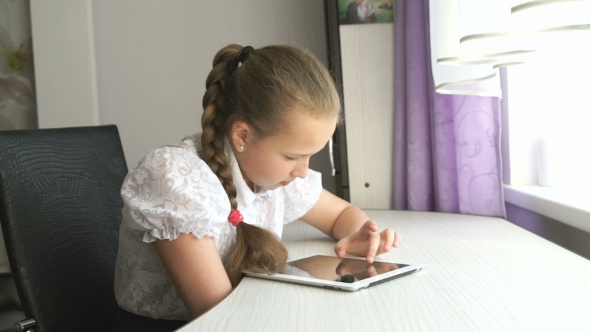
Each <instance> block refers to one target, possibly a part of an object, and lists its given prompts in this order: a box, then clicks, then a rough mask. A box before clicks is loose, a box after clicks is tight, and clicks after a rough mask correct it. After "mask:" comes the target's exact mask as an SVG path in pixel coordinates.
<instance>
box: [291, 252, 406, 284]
mask: <svg viewBox="0 0 590 332" xmlns="http://www.w3.org/2000/svg"><path fill="white" fill-rule="evenodd" d="M406 266H408V265H407V264H397V263H386V262H374V263H373V264H369V263H367V261H366V260H364V259H353V258H338V257H332V256H322V255H316V256H310V257H306V258H303V259H299V260H296V261H292V262H288V263H287V265H286V267H285V269H284V270H283V272H282V273H283V274H288V275H295V276H300V277H308V278H315V279H321V280H329V281H339V282H345V283H353V282H355V281H359V280H363V279H366V278H369V277H373V276H376V275H379V274H383V273H385V272H389V271H393V270H397V269H401V268H402V267H406Z"/></svg>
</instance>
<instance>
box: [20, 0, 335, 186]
mask: <svg viewBox="0 0 590 332" xmlns="http://www.w3.org/2000/svg"><path fill="white" fill-rule="evenodd" d="M31 10H32V13H33V41H34V44H35V49H34V52H35V65H36V66H39V69H38V70H39V71H38V73H39V74H40V75H44V77H41V78H38V85H37V89H38V91H39V93H40V96H43V98H41V99H40V100H39V101H40V102H39V115H40V127H62V126H76V125H94V124H116V125H117V126H118V127H119V131H120V134H121V139H122V141H123V148H124V150H125V155H126V158H127V164H128V165H129V166H130V167H133V166H134V165H136V164H137V162H138V161H139V159H141V157H142V156H143V155H145V154H146V153H147V152H148V151H149V150H151V149H153V148H156V147H158V146H160V145H163V144H166V143H170V142H174V141H177V140H179V139H181V138H182V137H183V136H185V135H188V134H192V133H194V132H198V131H200V130H201V125H200V117H201V114H202V106H201V99H202V96H203V94H204V92H205V78H206V77H207V74H208V73H209V70H210V68H211V63H212V61H213V56H214V54H215V53H216V52H217V51H218V50H219V49H220V48H222V47H223V46H225V45H227V44H230V43H238V44H243V45H252V46H253V47H261V46H264V45H268V44H285V43H290V44H298V45H300V46H303V47H306V48H308V49H310V50H311V51H312V52H313V53H314V54H315V55H316V56H317V57H318V58H319V59H320V60H321V61H323V62H324V63H326V62H327V50H326V31H325V18H324V2H323V1H320V0H299V1H273V0H252V1H247V2H246V1H238V0H223V1H192V0H169V1H160V0H143V1H130V0H126V1H120V0H100V1H98V0H94V1H93V0H53V1H44V0H31ZM35 28H37V29H35ZM80 35H86V37H85V38H80V37H79V36H80ZM60 50H61V51H60ZM65 51H67V52H65ZM46 56H47V58H46ZM46 60H51V63H49V62H48V61H46ZM38 64H39V65H38ZM72 64H73V65H76V66H73V67H70V68H68V67H69V66H71V65H72ZM78 64H85V65H84V66H81V67H78V66H77V65H78ZM93 66H95V70H94V69H93ZM60 72H61V73H62V74H60ZM63 72H67V75H63ZM94 74H95V75H96V79H93V78H92V75H94ZM56 77H57V78H58V79H56ZM62 80H65V81H62ZM72 82H74V84H72ZM39 83H40V84H39ZM44 91H46V92H44ZM94 91H96V95H97V99H96V100H93V99H92V96H93V93H94ZM81 96H82V97H81ZM70 98H71V99H70ZM79 98H85V99H84V100H85V101H84V102H78V101H77V100H78V99H79ZM72 104H76V106H75V107H73V106H72ZM93 107H96V108H97V109H98V112H97V113H93V112H92V111H91V109H92V108H93ZM311 167H312V168H314V169H317V170H320V171H322V173H323V174H324V176H323V177H324V178H325V179H324V187H326V188H327V189H328V190H332V191H333V190H334V189H333V186H334V184H333V180H332V179H331V178H330V177H329V174H330V165H329V159H328V155H327V152H326V151H325V150H324V151H323V152H322V153H321V154H320V155H318V156H316V157H314V158H313V159H312V165H311Z"/></svg>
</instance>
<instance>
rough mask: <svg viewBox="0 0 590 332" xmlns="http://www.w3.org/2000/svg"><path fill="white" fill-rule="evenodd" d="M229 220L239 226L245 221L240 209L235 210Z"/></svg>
mask: <svg viewBox="0 0 590 332" xmlns="http://www.w3.org/2000/svg"><path fill="white" fill-rule="evenodd" d="M227 220H228V221H229V222H230V223H231V224H232V225H234V226H236V227H238V224H239V223H241V222H242V221H244V216H242V214H241V213H240V211H238V210H233V211H232V212H231V213H230V214H229V217H228V218H227Z"/></svg>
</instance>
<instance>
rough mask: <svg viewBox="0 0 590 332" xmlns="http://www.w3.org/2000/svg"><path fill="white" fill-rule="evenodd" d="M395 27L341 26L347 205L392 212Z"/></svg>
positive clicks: (391, 25)
mask: <svg viewBox="0 0 590 332" xmlns="http://www.w3.org/2000/svg"><path fill="white" fill-rule="evenodd" d="M393 38H394V30H393V23H389V24H387V23H384V24H355V25H341V26H340V45H341V52H342V80H343V82H342V85H343V97H344V105H345V121H346V142H347V153H348V172H349V184H350V200H351V202H352V203H353V204H355V205H357V206H359V207H361V208H365V209H391V208H393V138H394V135H393V128H394V124H393V115H394V111H393V107H394V91H393V87H394V76H393V64H394V51H393Z"/></svg>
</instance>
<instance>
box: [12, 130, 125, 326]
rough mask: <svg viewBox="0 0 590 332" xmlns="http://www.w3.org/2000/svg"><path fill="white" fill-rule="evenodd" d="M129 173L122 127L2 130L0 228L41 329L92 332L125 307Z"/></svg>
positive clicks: (21, 294) (27, 310)
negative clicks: (122, 286) (122, 229)
mask: <svg viewBox="0 0 590 332" xmlns="http://www.w3.org/2000/svg"><path fill="white" fill-rule="evenodd" d="M126 174H127V166H126V162H125V156H124V154H123V149H122V146H121V141H120V139H119V133H118V130H117V127H116V126H114V125H109V126H96V127H77V128H60V129H39V130H17V131H3V132H0V222H1V224H2V230H3V232H4V240H5V242H6V246H7V251H8V256H9V261H10V267H11V269H12V271H13V275H14V279H15V284H16V287H17V291H18V293H19V297H20V300H21V302H22V306H23V309H24V311H25V315H26V316H27V318H33V319H35V320H36V321H37V329H36V330H37V331H39V332H44V331H80V330H86V329H88V327H90V326H97V325H99V324H101V322H102V321H104V320H105V319H106V318H107V317H108V316H109V315H111V314H112V312H113V311H114V310H116V309H117V303H116V302H115V297H114V286H113V285H114V269H115V260H116V255H117V248H118V233H119V226H120V224H121V209H122V207H123V203H122V200H121V196H120V189H121V184H122V183H123V179H124V177H125V175H126Z"/></svg>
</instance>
